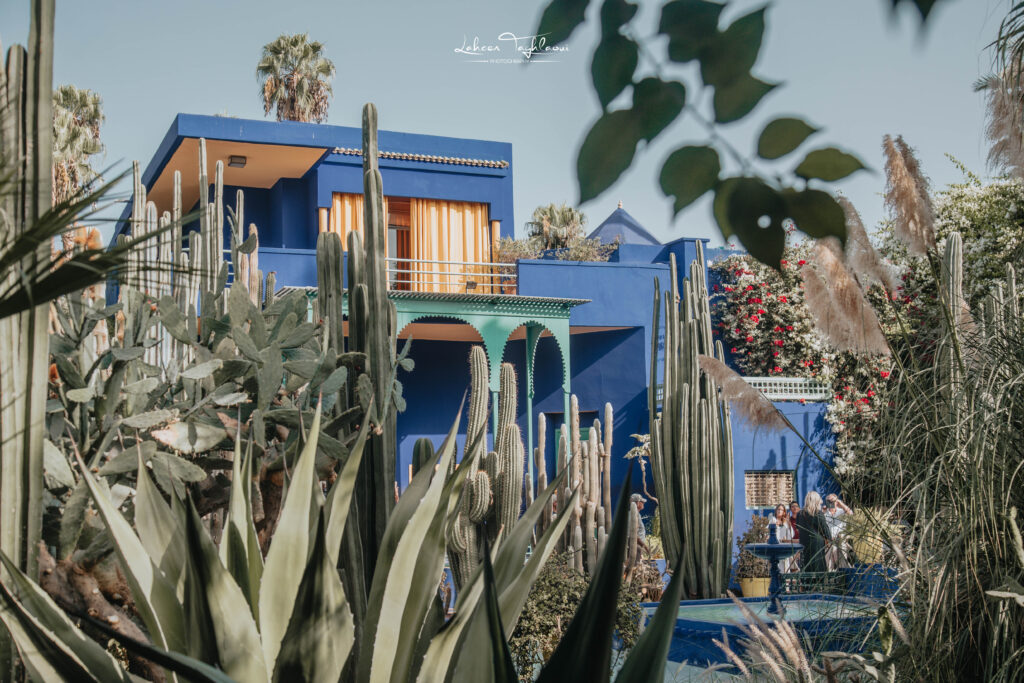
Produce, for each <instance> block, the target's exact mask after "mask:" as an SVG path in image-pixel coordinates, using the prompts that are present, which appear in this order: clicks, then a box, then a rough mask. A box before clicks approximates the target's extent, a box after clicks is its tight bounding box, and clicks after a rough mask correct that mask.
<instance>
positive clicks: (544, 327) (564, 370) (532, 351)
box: [501, 319, 569, 394]
mask: <svg viewBox="0 0 1024 683" xmlns="http://www.w3.org/2000/svg"><path fill="white" fill-rule="evenodd" d="M529 325H536V326H537V327H540V328H541V329H542V330H547V331H548V333H549V334H550V335H551V338H552V339H554V340H555V345H556V346H557V347H558V353H559V354H561V361H562V386H563V387H564V386H565V385H566V384H568V382H569V376H568V366H567V363H566V362H565V361H566V359H567V358H568V357H569V350H568V349H566V348H564V345H563V342H562V340H561V338H560V337H559V336H558V335H557V334H556V333H555V331H554V330H552V329H551V328H550V327H548V326H547V325H545V324H544V323H542V322H541V321H539V320H534V319H528V320H523V321H521V322H520V323H519V324H518V325H516V326H515V327H513V328H512V330H511V331H510V332H509V333H508V336H507V337H505V341H504V343H503V344H502V347H501V359H502V361H504V359H505V349H507V348H508V342H509V340H510V339H511V338H512V335H513V334H514V333H515V331H516V330H518V329H519V328H520V327H527V326H529ZM568 341H569V340H568V339H566V344H567V343H568ZM537 343H540V336H538V337H537ZM536 354H537V344H534V347H533V348H532V349H530V357H529V359H528V360H529V361H530V365H531V367H532V366H533V363H534V361H535V360H536V358H535V356H536ZM529 378H530V386H529V387H528V390H529V392H530V393H531V394H532V393H533V390H534V386H533V373H532V372H530V373H529Z"/></svg>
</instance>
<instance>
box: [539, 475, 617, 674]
mask: <svg viewBox="0 0 1024 683" xmlns="http://www.w3.org/2000/svg"><path fill="white" fill-rule="evenodd" d="M632 480H633V468H632V467H630V468H629V473H628V474H627V475H626V480H625V481H624V482H623V484H622V490H621V492H620V493H619V509H618V510H616V511H615V518H614V519H613V520H612V531H611V533H610V534H609V535H608V541H607V544H606V546H605V550H604V553H603V554H602V555H601V560H600V562H599V563H598V566H597V572H596V573H595V574H594V577H593V579H591V581H590V585H589V586H588V587H587V592H586V593H585V594H584V595H583V600H582V601H581V602H580V606H579V607H578V608H577V609H576V613H575V614H574V615H573V617H572V621H571V622H569V627H568V628H567V629H566V630H565V635H563V636H562V640H561V641H560V642H559V643H558V646H557V647H556V648H555V651H554V652H553V653H551V657H550V658H549V659H548V663H547V666H545V667H544V669H543V670H542V671H541V673H540V676H539V677H538V678H537V683H551V682H552V681H569V680H581V681H607V680H608V677H609V667H610V665H611V656H612V632H613V631H614V630H615V612H616V609H617V605H618V593H619V584H620V583H621V582H622V561H623V559H624V558H625V555H626V534H627V523H628V521H629V506H628V505H623V504H622V502H623V501H625V500H628V499H629V491H630V490H631V485H632Z"/></svg>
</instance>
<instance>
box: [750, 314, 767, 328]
mask: <svg viewBox="0 0 1024 683" xmlns="http://www.w3.org/2000/svg"><path fill="white" fill-rule="evenodd" d="M761 312H762V313H764V311H761ZM750 319H751V320H753V321H754V324H755V325H756V324H757V323H759V322H760V321H761V319H760V318H758V317H757V316H756V315H752V316H750Z"/></svg>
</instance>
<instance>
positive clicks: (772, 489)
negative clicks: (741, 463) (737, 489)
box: [743, 470, 796, 510]
mask: <svg viewBox="0 0 1024 683" xmlns="http://www.w3.org/2000/svg"><path fill="white" fill-rule="evenodd" d="M793 474H794V473H793V471H792V470H787V471H782V472H780V471H752V472H751V471H748V472H744V473H743V479H744V488H745V490H746V500H747V509H748V510H756V509H763V508H774V507H775V506H776V505H778V504H779V503H782V504H783V505H787V506H788V505H789V501H791V500H795V499H796V490H795V488H794V486H793Z"/></svg>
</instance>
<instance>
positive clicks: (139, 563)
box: [75, 453, 187, 651]
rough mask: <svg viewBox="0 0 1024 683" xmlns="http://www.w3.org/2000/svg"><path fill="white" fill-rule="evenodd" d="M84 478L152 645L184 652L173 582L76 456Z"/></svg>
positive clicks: (182, 619)
mask: <svg viewBox="0 0 1024 683" xmlns="http://www.w3.org/2000/svg"><path fill="white" fill-rule="evenodd" d="M75 458H76V459H77V460H78V466H79V468H80V469H81V471H82V479H83V481H85V484H86V486H88V487H89V494H90V495H91V496H92V500H93V504H94V505H95V506H96V509H97V510H98V511H99V513H100V517H102V518H103V522H104V524H105V525H106V527H107V530H108V531H109V532H110V535H111V537H112V538H113V540H114V548H115V549H116V550H117V554H118V557H120V559H121V567H122V568H123V569H124V573H125V578H126V579H127V580H128V585H129V587H130V588H131V589H132V596H133V597H134V598H135V607H136V609H137V610H138V613H139V616H140V617H141V618H142V621H143V623H144V624H145V625H146V629H147V630H148V631H149V636H150V638H152V639H153V642H154V643H156V644H157V645H159V646H160V647H162V648H164V649H169V650H179V651H185V645H186V642H187V640H186V637H185V617H184V610H183V608H182V605H181V603H180V602H179V601H178V597H177V591H176V590H175V586H174V582H172V581H171V580H169V579H168V578H167V577H166V576H165V575H164V573H163V572H161V571H160V569H159V568H158V567H157V566H156V565H155V564H154V562H153V559H152V558H151V557H150V556H149V554H148V553H147V552H146V548H145V546H143V545H142V542H141V541H140V540H139V537H138V536H136V535H135V532H134V531H132V527H131V524H129V523H128V521H127V520H126V519H125V518H124V517H123V516H122V515H121V513H120V512H118V510H117V508H116V507H114V504H113V503H112V502H111V500H110V498H109V497H108V496H107V494H106V493H104V491H103V490H102V489H101V488H100V486H99V483H98V482H97V481H96V479H95V478H94V477H93V475H92V473H91V472H90V471H89V468H88V467H86V465H85V463H84V462H83V461H82V458H81V456H79V455H78V454H77V453H76V454H75Z"/></svg>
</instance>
